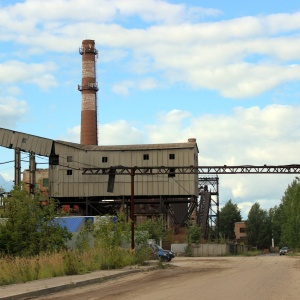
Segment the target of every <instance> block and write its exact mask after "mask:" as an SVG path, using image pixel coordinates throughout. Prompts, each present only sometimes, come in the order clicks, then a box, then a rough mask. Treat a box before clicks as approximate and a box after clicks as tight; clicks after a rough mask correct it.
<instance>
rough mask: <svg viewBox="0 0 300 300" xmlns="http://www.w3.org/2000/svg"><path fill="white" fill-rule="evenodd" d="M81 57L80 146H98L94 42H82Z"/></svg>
mask: <svg viewBox="0 0 300 300" xmlns="http://www.w3.org/2000/svg"><path fill="white" fill-rule="evenodd" d="M79 53H80V54H81V55H82V82H81V85H78V90H79V91H80V92H81V131H80V144H83V145H98V130H97V91H98V84H97V82H96V57H97V56H98V51H97V50H96V48H95V41H94V40H83V41H82V46H81V47H80V48H79Z"/></svg>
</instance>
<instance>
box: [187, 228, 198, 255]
mask: <svg viewBox="0 0 300 300" xmlns="http://www.w3.org/2000/svg"><path fill="white" fill-rule="evenodd" d="M186 239H187V247H186V249H185V254H186V255H187V256H192V244H199V243H200V242H201V227H200V226H199V225H190V226H189V227H188V230H187V237H186Z"/></svg>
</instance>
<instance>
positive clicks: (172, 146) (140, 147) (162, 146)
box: [55, 140, 195, 151]
mask: <svg viewBox="0 0 300 300" xmlns="http://www.w3.org/2000/svg"><path fill="white" fill-rule="evenodd" d="M55 142H56V143H59V144H62V145H66V146H70V147H73V148H77V149H81V150H88V151H135V150H136V151H139V150H159V149H164V150H165V149H187V148H194V147H195V143H191V142H187V143H169V144H136V145H111V146H95V145H81V144H76V143H70V142H65V141H59V140H58V141H55Z"/></svg>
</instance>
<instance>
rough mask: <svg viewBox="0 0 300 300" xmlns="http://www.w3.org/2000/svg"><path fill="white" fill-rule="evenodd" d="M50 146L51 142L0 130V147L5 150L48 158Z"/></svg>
mask: <svg viewBox="0 0 300 300" xmlns="http://www.w3.org/2000/svg"><path fill="white" fill-rule="evenodd" d="M52 144H53V140H49V139H45V138H41V137H37V136H34V135H30V134H26V133H22V132H17V131H12V130H7V129H4V128H0V145H1V146H3V147H6V148H12V149H16V148H19V149H20V150H22V151H25V152H34V153H35V154H38V155H43V156H50V153H51V148H52Z"/></svg>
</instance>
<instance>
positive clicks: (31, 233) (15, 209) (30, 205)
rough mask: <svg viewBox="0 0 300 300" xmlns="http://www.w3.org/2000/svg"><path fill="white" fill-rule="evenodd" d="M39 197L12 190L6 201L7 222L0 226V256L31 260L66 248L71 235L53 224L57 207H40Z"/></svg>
mask: <svg viewBox="0 0 300 300" xmlns="http://www.w3.org/2000/svg"><path fill="white" fill-rule="evenodd" d="M38 197H39V195H37V196H36V197H32V196H31V195H29V194H28V193H27V192H26V191H25V190H24V189H22V188H21V187H18V186H15V187H14V189H13V190H12V192H11V197H8V198H6V199H5V202H4V208H5V209H4V212H3V217H4V218H5V219H6V221H5V222H4V223H2V224H0V253H2V254H9V255H14V256H33V255H37V254H39V253H41V252H54V251H59V250H61V249H62V248H65V242H66V241H67V240H68V239H70V238H71V233H70V232H69V231H68V230H67V228H66V227H64V228H63V227H61V226H60V225H59V224H58V222H56V221H55V217H56V216H57V214H56V203H55V202H54V200H50V201H49V205H47V206H44V207H42V206H41V205H40V201H39V198H38Z"/></svg>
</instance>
